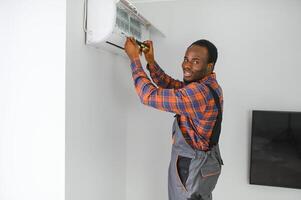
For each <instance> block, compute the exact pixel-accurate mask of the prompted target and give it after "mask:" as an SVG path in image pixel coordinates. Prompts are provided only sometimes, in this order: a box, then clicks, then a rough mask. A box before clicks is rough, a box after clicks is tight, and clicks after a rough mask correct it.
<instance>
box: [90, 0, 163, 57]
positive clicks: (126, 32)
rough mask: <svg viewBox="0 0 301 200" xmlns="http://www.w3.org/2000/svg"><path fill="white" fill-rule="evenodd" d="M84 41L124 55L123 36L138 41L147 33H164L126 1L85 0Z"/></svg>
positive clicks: (146, 37) (148, 35)
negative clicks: (131, 37)
mask: <svg viewBox="0 0 301 200" xmlns="http://www.w3.org/2000/svg"><path fill="white" fill-rule="evenodd" d="M84 26H85V32H86V44H87V45H89V46H93V47H96V48H103V49H105V50H108V51H110V52H113V53H117V54H119V55H123V56H125V53H124V50H123V46H124V43H125V39H126V36H133V37H135V39H137V40H139V41H145V40H148V39H151V34H153V33H159V34H160V35H161V36H163V37H164V34H163V33H162V32H161V31H159V30H158V29H157V28H156V27H155V26H153V25H152V24H151V23H150V22H149V21H148V20H147V19H146V18H145V17H144V16H143V14H141V13H139V11H138V10H137V8H136V7H135V6H134V5H133V4H132V3H131V2H130V1H128V0H86V2H85V25H84Z"/></svg>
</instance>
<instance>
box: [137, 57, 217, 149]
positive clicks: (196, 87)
mask: <svg viewBox="0 0 301 200" xmlns="http://www.w3.org/2000/svg"><path fill="white" fill-rule="evenodd" d="M131 69H132V76H133V80H134V84H135V89H136V92H137V94H138V96H139V97H140V100H141V102H142V103H143V104H145V105H148V106H151V107H153V108H156V109H159V110H162V111H167V112H171V113H175V114H178V115H179V118H178V124H179V127H180V129H181V131H182V133H183V136H184V137H185V138H186V141H187V143H188V144H189V145H190V146H191V147H193V148H195V149H198V150H203V151H206V150H208V149H209V140H210V136H211V134H212V130H213V126H214V124H215V121H216V117H217V114H218V109H217V106H216V105H215V102H214V98H213V96H212V95H211V93H210V89H209V88H208V87H207V86H206V85H205V84H207V85H210V86H211V87H212V88H213V89H214V90H215V91H216V93H217V94H218V96H219V99H220V104H221V108H222V110H223V92H222V89H221V87H220V86H219V84H218V83H217V81H216V75H215V73H214V72H212V73H211V74H210V75H208V76H206V77H204V78H203V79H202V80H200V81H198V82H192V83H189V84H185V83H184V82H182V81H179V80H175V79H173V78H171V77H170V76H168V75H167V74H165V72H164V71H163V70H162V69H161V68H160V66H159V65H158V64H157V63H155V64H154V65H147V69H148V70H149V71H150V75H151V78H152V80H153V82H154V83H155V84H156V85H157V86H158V87H157V86H156V85H154V84H153V83H152V81H151V80H150V79H149V77H148V76H147V74H146V73H145V72H144V70H143V68H142V65H141V61H140V59H139V58H136V59H133V60H131Z"/></svg>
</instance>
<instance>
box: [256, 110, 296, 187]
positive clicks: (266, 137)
mask: <svg viewBox="0 0 301 200" xmlns="http://www.w3.org/2000/svg"><path fill="white" fill-rule="evenodd" d="M250 163H251V166H250V184H257V185H269V186H278V187H288V188H299V189H301V112H286V111H260V110H254V111H253V112H252V138H251V162H250Z"/></svg>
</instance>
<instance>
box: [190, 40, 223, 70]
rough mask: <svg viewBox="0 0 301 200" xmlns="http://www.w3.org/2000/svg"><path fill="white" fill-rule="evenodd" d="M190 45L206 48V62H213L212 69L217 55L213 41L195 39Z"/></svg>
mask: <svg viewBox="0 0 301 200" xmlns="http://www.w3.org/2000/svg"><path fill="white" fill-rule="evenodd" d="M192 45H198V46H201V47H206V48H207V50H208V63H213V69H214V65H215V63H216V61H217V57H218V53H217V48H216V46H215V45H214V44H213V43H211V42H210V41H208V40H204V39H201V40H197V41H195V42H193V43H192V44H191V45H190V46H189V47H191V46H192ZM189 47H188V48H189Z"/></svg>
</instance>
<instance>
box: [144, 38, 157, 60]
mask: <svg viewBox="0 0 301 200" xmlns="http://www.w3.org/2000/svg"><path fill="white" fill-rule="evenodd" d="M143 43H144V44H146V45H147V46H148V47H149V48H148V49H147V50H145V51H143V53H144V57H145V60H146V61H147V63H148V64H149V65H154V64H155V56H154V47H153V42H152V41H151V40H146V41H144V42H143Z"/></svg>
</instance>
